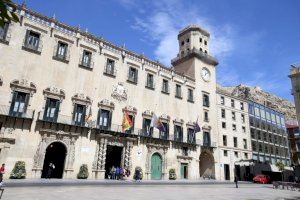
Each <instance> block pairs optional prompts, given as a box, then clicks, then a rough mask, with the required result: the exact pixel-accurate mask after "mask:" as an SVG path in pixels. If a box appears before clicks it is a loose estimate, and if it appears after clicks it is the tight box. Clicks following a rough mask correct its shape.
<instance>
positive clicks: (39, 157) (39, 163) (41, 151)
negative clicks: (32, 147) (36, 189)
mask: <svg viewBox="0 0 300 200" xmlns="http://www.w3.org/2000/svg"><path fill="white" fill-rule="evenodd" d="M46 148H47V144H46V136H44V135H42V139H41V141H40V143H39V145H38V148H37V150H36V153H35V155H34V163H33V168H32V171H33V176H34V178H41V177H42V170H43V164H44V158H45V153H46Z"/></svg>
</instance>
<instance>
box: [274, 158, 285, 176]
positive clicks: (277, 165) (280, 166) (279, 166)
mask: <svg viewBox="0 0 300 200" xmlns="http://www.w3.org/2000/svg"><path fill="white" fill-rule="evenodd" d="M275 165H276V167H277V168H278V170H279V171H280V172H281V180H282V181H283V180H284V178H283V171H284V164H283V162H282V161H278V162H277V163H276V164H275Z"/></svg>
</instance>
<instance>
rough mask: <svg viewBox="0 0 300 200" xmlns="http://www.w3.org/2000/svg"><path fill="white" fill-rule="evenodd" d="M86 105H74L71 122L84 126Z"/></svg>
mask: <svg viewBox="0 0 300 200" xmlns="http://www.w3.org/2000/svg"><path fill="white" fill-rule="evenodd" d="M85 113H86V106H85V105H81V104H75V105H74V113H73V123H74V124H75V125H77V126H84V124H85Z"/></svg>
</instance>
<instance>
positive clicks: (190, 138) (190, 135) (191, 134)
mask: <svg viewBox="0 0 300 200" xmlns="http://www.w3.org/2000/svg"><path fill="white" fill-rule="evenodd" d="M187 131H188V142H189V143H193V144H194V143H196V135H195V132H194V129H193V128H188V130H187Z"/></svg>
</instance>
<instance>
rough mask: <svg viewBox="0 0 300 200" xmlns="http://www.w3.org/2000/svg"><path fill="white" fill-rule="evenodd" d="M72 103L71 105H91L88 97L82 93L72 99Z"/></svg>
mask: <svg viewBox="0 0 300 200" xmlns="http://www.w3.org/2000/svg"><path fill="white" fill-rule="evenodd" d="M72 101H73V103H79V104H83V105H90V104H92V100H91V98H90V97H88V96H85V95H84V94H82V93H77V94H75V95H74V96H73V97H72Z"/></svg>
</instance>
